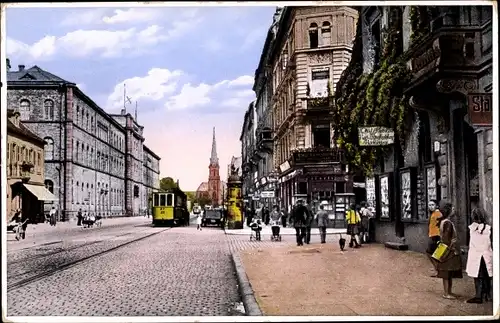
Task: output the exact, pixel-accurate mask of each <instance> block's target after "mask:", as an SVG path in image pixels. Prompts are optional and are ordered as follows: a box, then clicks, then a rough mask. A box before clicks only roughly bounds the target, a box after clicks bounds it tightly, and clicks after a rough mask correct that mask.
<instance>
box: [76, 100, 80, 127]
mask: <svg viewBox="0 0 500 323" xmlns="http://www.w3.org/2000/svg"><path fill="white" fill-rule="evenodd" d="M79 117H80V107H79V106H78V105H77V106H76V124H78V118H79Z"/></svg>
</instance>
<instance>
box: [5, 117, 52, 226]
mask: <svg viewBox="0 0 500 323" xmlns="http://www.w3.org/2000/svg"><path fill="white" fill-rule="evenodd" d="M19 117H20V113H19V112H17V111H14V110H11V109H8V110H7V118H8V119H7V147H6V153H7V154H6V155H7V159H6V162H7V163H6V170H7V222H9V221H10V220H11V219H12V217H13V216H14V215H15V213H16V212H17V211H18V210H20V211H21V213H22V214H23V216H24V217H25V218H29V220H30V223H37V222H39V221H43V219H44V217H43V205H44V202H52V201H54V200H56V197H55V196H54V195H53V194H52V191H53V189H54V188H53V187H52V186H50V185H48V184H50V183H47V182H45V183H44V179H45V177H44V176H45V170H44V165H45V163H44V157H43V156H44V152H43V147H44V145H45V142H44V141H43V139H42V138H40V137H38V136H37V135H35V134H34V133H33V132H32V131H30V130H29V129H28V128H27V127H26V126H25V125H23V123H22V122H21V121H20V120H19ZM45 186H47V187H45Z"/></svg>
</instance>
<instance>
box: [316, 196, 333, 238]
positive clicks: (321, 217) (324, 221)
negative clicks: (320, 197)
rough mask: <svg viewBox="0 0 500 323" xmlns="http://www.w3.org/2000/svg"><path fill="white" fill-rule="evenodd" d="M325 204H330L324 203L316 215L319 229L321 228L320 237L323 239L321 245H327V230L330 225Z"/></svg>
mask: <svg viewBox="0 0 500 323" xmlns="http://www.w3.org/2000/svg"><path fill="white" fill-rule="evenodd" d="M325 204H328V202H326V201H323V202H321V203H320V205H319V211H318V212H317V213H316V216H315V217H316V221H318V228H319V236H320V239H321V243H326V228H327V227H328V224H329V222H330V219H328V213H327V212H326V211H325Z"/></svg>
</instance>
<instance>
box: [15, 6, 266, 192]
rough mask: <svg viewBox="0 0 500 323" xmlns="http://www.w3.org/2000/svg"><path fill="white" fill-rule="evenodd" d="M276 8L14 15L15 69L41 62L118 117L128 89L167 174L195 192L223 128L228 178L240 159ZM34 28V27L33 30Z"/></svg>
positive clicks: (22, 11) (222, 156)
mask: <svg viewBox="0 0 500 323" xmlns="http://www.w3.org/2000/svg"><path fill="white" fill-rule="evenodd" d="M274 11H275V7H274V6H267V7H262V6H261V7H255V6H253V7H245V6H225V7H222V6H216V7H204V6H198V7H191V6H187V5H186V6H184V7H150V6H143V7H122V8H112V7H110V8H100V7H93V8H88V7H87V8H85V7H84V8H77V7H65V8H54V7H50V8H16V7H8V8H7V9H6V35H7V42H6V53H7V57H8V58H9V59H10V62H11V65H12V69H17V66H18V65H20V64H23V65H25V66H26V68H29V67H31V66H33V65H38V66H39V67H40V68H42V69H44V70H47V71H49V72H51V73H53V74H55V75H57V76H59V77H62V78H63V79H65V80H67V81H70V82H73V83H76V84H77V86H78V87H79V88H80V89H81V90H82V91H83V92H84V93H86V94H87V95H88V96H89V97H91V98H92V99H93V100H94V101H95V102H96V103H97V104H98V105H99V106H101V107H102V108H103V109H105V110H106V111H107V112H110V113H119V111H120V109H121V108H122V107H123V88H124V84H125V88H126V91H127V92H126V93H127V96H128V97H130V98H131V101H132V104H128V105H127V111H129V112H132V113H133V112H134V110H135V102H136V101H137V106H138V109H137V110H138V122H139V124H141V125H143V126H144V136H145V138H146V141H145V144H146V145H147V146H148V147H149V148H150V149H152V150H153V151H154V152H155V153H156V154H158V155H159V156H160V157H161V161H160V172H161V173H160V177H166V176H170V177H173V178H174V179H179V181H180V186H181V188H182V189H183V190H196V188H197V187H198V185H199V184H200V183H201V182H203V181H206V180H207V179H208V165H209V159H210V151H211V145H212V129H213V127H215V128H216V137H217V153H218V157H219V164H220V176H221V179H222V180H226V178H227V165H228V164H229V163H230V161H231V157H232V156H240V155H241V145H240V142H239V137H240V132H241V126H242V123H243V116H244V114H245V111H246V109H247V108H248V105H249V104H250V102H251V101H252V100H254V99H255V93H253V91H252V86H253V82H254V73H255V69H256V68H257V65H258V62H259V59H260V54H261V51H262V48H263V45H264V41H265V37H266V34H267V30H268V28H269V26H270V25H271V23H272V17H273V14H274ZM33 26H36V28H34V27H33Z"/></svg>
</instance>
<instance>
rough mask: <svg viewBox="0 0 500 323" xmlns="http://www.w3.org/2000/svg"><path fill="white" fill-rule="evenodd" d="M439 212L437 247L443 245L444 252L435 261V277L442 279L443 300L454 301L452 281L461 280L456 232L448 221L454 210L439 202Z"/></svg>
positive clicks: (448, 205)
mask: <svg viewBox="0 0 500 323" xmlns="http://www.w3.org/2000/svg"><path fill="white" fill-rule="evenodd" d="M439 210H440V212H441V217H440V218H439V219H438V224H439V233H440V236H441V240H440V242H439V245H438V247H440V245H441V244H444V245H445V246H446V247H445V249H446V251H445V253H444V254H443V255H442V257H441V258H440V259H439V260H438V261H436V269H437V272H438V274H437V276H438V277H439V278H441V279H443V291H444V294H443V298H446V299H455V298H456V297H455V296H453V295H452V292H451V291H452V287H453V279H456V278H462V258H461V257H460V249H459V244H458V238H457V231H456V229H455V225H454V224H453V222H451V220H450V219H449V217H450V216H451V215H452V214H453V212H454V208H453V206H452V204H451V203H449V202H446V201H441V203H440V205H439ZM443 247H444V246H443Z"/></svg>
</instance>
